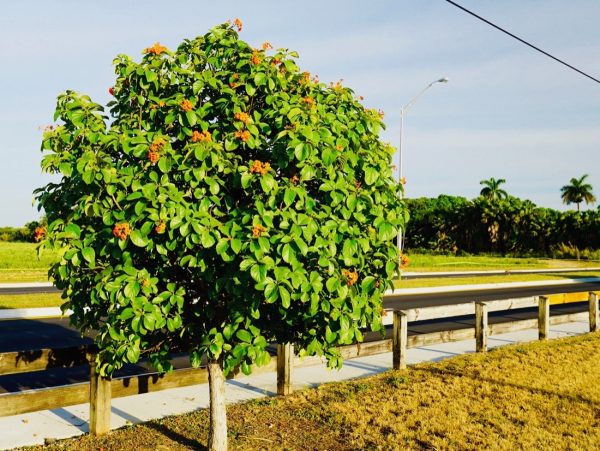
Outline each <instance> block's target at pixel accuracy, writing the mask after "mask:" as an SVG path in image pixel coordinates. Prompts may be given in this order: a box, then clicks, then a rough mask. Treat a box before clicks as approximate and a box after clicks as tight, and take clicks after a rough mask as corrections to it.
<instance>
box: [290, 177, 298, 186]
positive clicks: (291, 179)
mask: <svg viewBox="0 0 600 451" xmlns="http://www.w3.org/2000/svg"><path fill="white" fill-rule="evenodd" d="M290 182H292V185H297V184H298V183H300V177H298V176H297V175H293V176H292V177H290Z"/></svg>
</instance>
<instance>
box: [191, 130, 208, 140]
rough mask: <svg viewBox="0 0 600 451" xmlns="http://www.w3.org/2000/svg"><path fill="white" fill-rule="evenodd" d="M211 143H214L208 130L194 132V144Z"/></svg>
mask: <svg viewBox="0 0 600 451" xmlns="http://www.w3.org/2000/svg"><path fill="white" fill-rule="evenodd" d="M210 141H212V136H211V134H210V132H209V131H208V130H207V131H205V132H197V131H194V132H193V133H192V142H193V143H204V142H210Z"/></svg>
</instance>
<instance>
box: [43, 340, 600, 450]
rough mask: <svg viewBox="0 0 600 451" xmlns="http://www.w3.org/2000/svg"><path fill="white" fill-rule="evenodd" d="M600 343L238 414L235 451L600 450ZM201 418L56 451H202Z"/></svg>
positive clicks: (509, 353) (522, 354) (513, 354)
mask: <svg viewBox="0 0 600 451" xmlns="http://www.w3.org/2000/svg"><path fill="white" fill-rule="evenodd" d="M599 359H600V334H599V333H594V334H588V335H585V336H580V337H572V338H566V339H557V340H551V341H546V342H535V343H531V344H526V345H511V346H504V347H502V348H499V349H495V350H493V351H490V352H488V353H486V354H476V355H475V354H471V355H463V356H458V357H454V358H452V359H447V360H444V361H442V362H438V363H425V364H419V365H415V366H412V367H409V368H408V369H407V370H403V371H388V372H386V373H382V374H380V375H377V376H373V377H369V378H364V379H357V380H353V381H348V382H342V383H332V384H325V385H322V386H320V387H318V388H316V389H307V390H303V391H300V392H296V393H294V394H292V395H290V396H287V397H276V398H263V399H259V400H255V401H251V402H246V403H242V404H237V405H232V406H229V407H228V418H229V441H230V448H231V449H239V450H255V449H269V450H283V449H288V450H316V449H328V450H349V449H384V450H387V449H465V450H479V449H490V450H506V449H523V450H538V449H597V446H598V443H600V385H599V384H597V365H598V361H599ZM207 428H208V412H207V411H206V410H201V411H196V412H193V413H190V414H186V415H180V416H173V417H168V418H164V419H161V420H156V421H152V422H149V423H146V424H142V425H136V426H128V427H125V428H122V429H119V430H116V431H113V432H111V433H109V434H107V435H105V436H102V437H100V438H93V437H91V436H89V435H85V436H81V437H78V438H75V439H70V440H63V441H59V442H56V443H55V444H52V445H50V446H48V447H47V449H49V450H59V449H60V450H78V451H79V450H98V449H105V450H112V449H171V450H184V449H204V446H205V445H206V443H207V434H208V429H207Z"/></svg>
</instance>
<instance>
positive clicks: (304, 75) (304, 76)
mask: <svg viewBox="0 0 600 451" xmlns="http://www.w3.org/2000/svg"><path fill="white" fill-rule="evenodd" d="M309 81H310V72H302V80H301V82H302V83H308V82H309Z"/></svg>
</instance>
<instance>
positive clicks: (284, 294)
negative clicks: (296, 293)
mask: <svg viewBox="0 0 600 451" xmlns="http://www.w3.org/2000/svg"><path fill="white" fill-rule="evenodd" d="M279 297H281V305H282V306H283V308H289V307H290V292H289V291H288V290H286V289H285V287H284V286H283V285H279Z"/></svg>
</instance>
